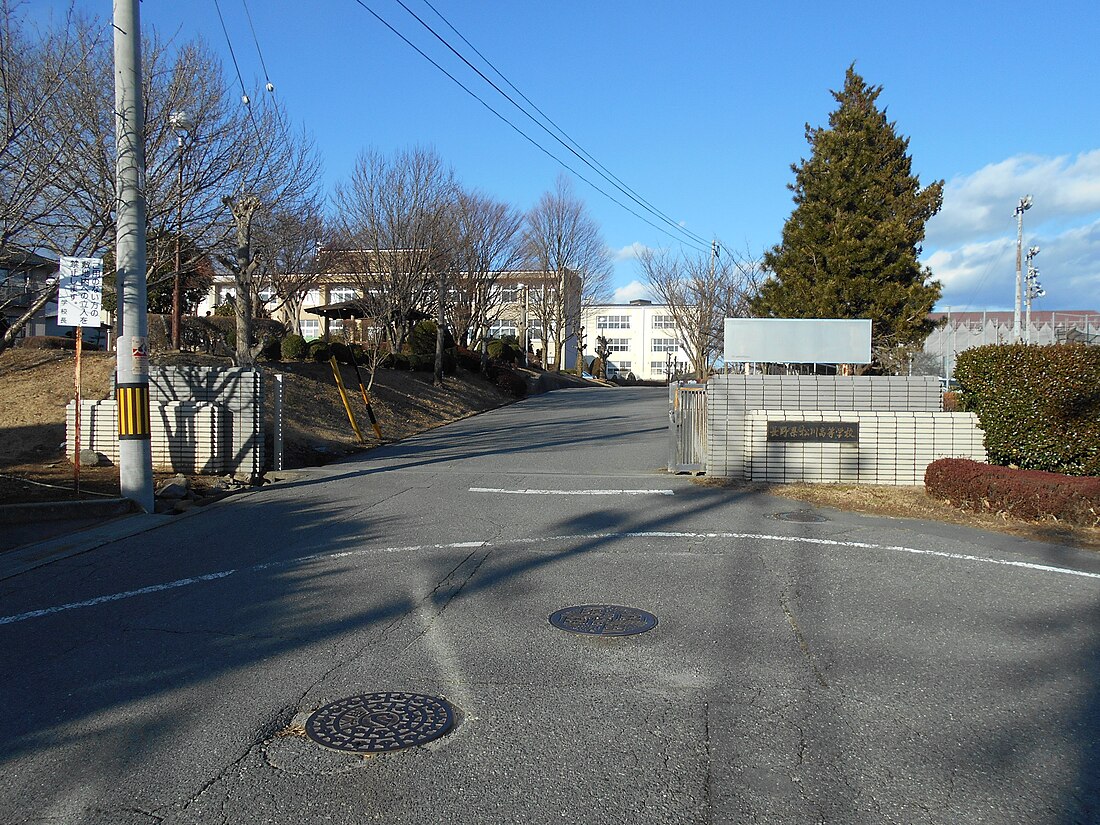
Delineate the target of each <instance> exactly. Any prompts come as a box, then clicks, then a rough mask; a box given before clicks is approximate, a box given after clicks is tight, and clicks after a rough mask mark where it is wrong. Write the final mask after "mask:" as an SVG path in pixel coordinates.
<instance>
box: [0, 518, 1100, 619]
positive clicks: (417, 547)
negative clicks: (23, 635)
mask: <svg viewBox="0 0 1100 825" xmlns="http://www.w3.org/2000/svg"><path fill="white" fill-rule="evenodd" d="M639 538H640V539H646V538H650V539H738V540H752V541H767V542H776V543H785V544H813V545H818V546H821V547H851V548H855V549H859V550H886V551H891V552H896V553H910V554H913V555H918V556H933V557H936V558H942V559H951V560H953V561H967V562H975V563H978V564H992V565H998V566H1002V567H1017V568H1021V569H1024V570H1034V571H1037V572H1040V573H1060V574H1062V575H1064V576H1076V577H1079V578H1083V579H1098V580H1100V573H1090V572H1087V571H1085V570H1074V569H1072V568H1070V567H1054V566H1053V565H1049V564H1035V563H1033V562H1026V561H1011V560H1009V559H994V558H989V557H988V556H973V555H970V554H967V553H948V552H946V551H942V550H921V549H919V548H916V547H902V546H900V545H883V544H871V543H869V542H864V541H838V540H836V539H820V538H807V537H805V536H775V535H768V534H761V533H693V532H673V531H651V532H639V533H587V534H580V535H572V536H535V537H530V538H512V539H502V540H500V541H462V542H455V543H452V544H412V545H407V546H402V547H367V548H363V549H361V550H344V551H341V552H336V553H314V554H312V555H309V556H301V557H299V558H295V559H287V560H284V561H272V562H266V563H264V564H256V565H253V566H252V567H246V568H242V569H240V570H223V571H221V572H219V573H207V574H205V575H202V576H193V577H191V578H187V579H177V580H176V581H173V582H167V583H166V584H154V585H150V586H149V587H141V588H138V589H137V590H127V591H126V592H123V593H113V594H111V595H109V596H97V597H96V598H94V599H86V600H85V601H80V602H70V603H69V604H62V605H57V606H56V607H46V608H42V609H41V610H31V611H28V612H26V613H17V614H15V615H12V616H0V625H5V624H15V623H17V622H25V621H27V620H28V619H37V618H40V617H42V616H50V615H53V614H55V613H62V612H64V611H66V610H77V609H79V608H84V607H94V606H95V605H99V604H106V603H108V602H117V601H122V600H123V599H130V598H133V597H135V596H144V595H147V594H149V593H159V592H161V591H164V590H173V589H176V588H179V587H188V586H190V585H193V584H200V583H201V582H208V581H215V580H217V579H224V578H228V577H229V576H233V575H235V574H237V573H255V572H259V571H261V570H270V569H273V568H278V567H292V566H299V565H304V564H308V563H309V562H314V561H328V560H332V559H346V558H352V557H354V556H367V555H373V554H376V553H406V552H420V551H424V550H458V549H469V548H471V547H508V546H515V545H528V546H530V545H537V544H550V543H553V542H563V541H607V540H614V539H639Z"/></svg>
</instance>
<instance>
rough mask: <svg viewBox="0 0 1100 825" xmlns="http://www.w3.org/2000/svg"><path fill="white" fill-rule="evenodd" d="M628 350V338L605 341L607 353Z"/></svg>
mask: <svg viewBox="0 0 1100 825" xmlns="http://www.w3.org/2000/svg"><path fill="white" fill-rule="evenodd" d="M629 349H630V339H629V338H608V339H607V351H608V352H627V351H628V350H629Z"/></svg>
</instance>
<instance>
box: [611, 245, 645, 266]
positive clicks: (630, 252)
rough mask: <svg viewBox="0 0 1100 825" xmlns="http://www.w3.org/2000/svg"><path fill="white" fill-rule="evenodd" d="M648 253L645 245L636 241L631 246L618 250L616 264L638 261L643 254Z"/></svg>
mask: <svg viewBox="0 0 1100 825" xmlns="http://www.w3.org/2000/svg"><path fill="white" fill-rule="evenodd" d="M646 251H647V247H646V246H645V244H641V243H638V242H637V241H635V242H634V243H632V244H630V246H624V247H623V248H622V249H619V250H616V251H615V253H614V257H615V262H616V263H619V262H621V261H636V260H637V259H638V258H639V257H640V256H641V254H642V253H643V252H646Z"/></svg>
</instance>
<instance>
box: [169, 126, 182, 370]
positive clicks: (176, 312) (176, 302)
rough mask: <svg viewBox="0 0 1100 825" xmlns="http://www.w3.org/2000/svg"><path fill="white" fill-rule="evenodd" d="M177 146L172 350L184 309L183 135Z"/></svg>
mask: <svg viewBox="0 0 1100 825" xmlns="http://www.w3.org/2000/svg"><path fill="white" fill-rule="evenodd" d="M176 146H177V149H178V153H179V167H180V168H179V197H178V198H177V199H176V274H175V275H174V276H173V278H172V349H174V350H178V349H179V348H180V324H181V318H180V316H181V315H182V314H183V307H182V306H181V305H180V303H181V302H180V268H181V266H182V264H183V257H182V256H181V255H180V242H181V240H182V238H183V135H179V134H177V135H176Z"/></svg>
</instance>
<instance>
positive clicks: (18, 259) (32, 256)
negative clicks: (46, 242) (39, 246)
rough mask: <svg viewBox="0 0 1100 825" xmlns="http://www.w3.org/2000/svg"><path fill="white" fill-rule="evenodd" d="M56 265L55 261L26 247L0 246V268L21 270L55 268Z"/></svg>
mask: <svg viewBox="0 0 1100 825" xmlns="http://www.w3.org/2000/svg"><path fill="white" fill-rule="evenodd" d="M57 266H58V263H57V261H54V260H51V259H50V258H43V257H42V256H41V255H39V254H37V253H35V252H31V251H29V250H27V249H22V248H21V247H18V246H12V245H8V246H0V269H7V270H12V271H15V272H21V271H25V270H28V269H39V268H41V267H52V268H54V269H56V268H57Z"/></svg>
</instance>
